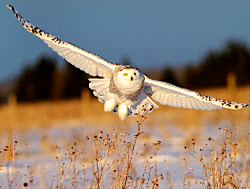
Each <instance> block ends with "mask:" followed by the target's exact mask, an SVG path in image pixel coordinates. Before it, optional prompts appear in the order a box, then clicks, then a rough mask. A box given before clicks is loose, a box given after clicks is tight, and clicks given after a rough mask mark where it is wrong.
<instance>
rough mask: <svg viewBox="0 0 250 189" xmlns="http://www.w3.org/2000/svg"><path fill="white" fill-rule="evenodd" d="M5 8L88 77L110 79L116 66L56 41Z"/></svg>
mask: <svg viewBox="0 0 250 189" xmlns="http://www.w3.org/2000/svg"><path fill="white" fill-rule="evenodd" d="M7 7H8V8H9V9H10V10H12V12H13V13H14V14H15V16H16V17H17V19H18V20H19V21H20V22H21V25H22V26H23V27H24V29H25V30H27V31H28V32H30V33H32V34H34V35H35V36H37V37H39V38H40V39H41V40H43V41H44V42H45V43H46V44H47V45H48V46H49V47H50V48H52V49H53V50H54V51H56V52H57V53H58V54H59V55H60V56H62V57H63V58H65V59H66V60H67V61H68V62H69V63H71V64H72V65H74V66H75V67H77V68H79V69H81V70H83V71H85V72H86V73H89V74H90V75H93V76H100V77H111V74H112V72H113V70H114V69H115V68H116V67H117V65H116V64H112V63H109V62H107V61H105V60H104V59H102V58H100V57H98V56H96V55H94V54H91V53H89V52H87V51H85V50H83V49H81V48H79V47H77V46H76V45H73V44H71V43H68V42H65V41H62V40H60V39H58V38H57V37H55V36H53V35H51V34H49V33H47V32H45V31H43V30H41V29H39V28H38V27H36V26H34V25H32V24H30V23H29V22H28V21H26V20H25V19H23V17H22V16H21V15H20V14H18V13H17V12H16V11H15V9H14V8H13V7H12V6H11V5H7Z"/></svg>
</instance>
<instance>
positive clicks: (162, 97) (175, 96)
mask: <svg viewBox="0 0 250 189" xmlns="http://www.w3.org/2000/svg"><path fill="white" fill-rule="evenodd" d="M145 92H146V93H148V94H151V95H152V96H151V97H152V98H153V99H154V100H155V101H157V102H159V103H161V104H163V105H169V106H174V107H179V108H190V109H200V110H215V109H221V108H228V109H241V108H243V107H249V106H250V104H244V103H237V102H231V101H226V100H221V99H218V98H214V97H211V96H206V95H202V94H200V93H197V92H195V91H191V90H189V89H184V88H181V87H177V86H175V85H172V84H170V83H166V82H162V81H156V80H152V79H150V78H148V77H147V76H145Z"/></svg>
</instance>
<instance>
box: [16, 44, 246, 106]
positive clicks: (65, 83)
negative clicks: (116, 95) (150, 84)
mask: <svg viewBox="0 0 250 189" xmlns="http://www.w3.org/2000/svg"><path fill="white" fill-rule="evenodd" d="M122 63H124V64H131V62H130V61H129V59H128V58H124V59H123V60H122ZM177 71H178V70H177V68H165V69H163V71H162V72H161V78H160V79H161V80H163V81H166V82H169V83H172V84H176V85H181V86H182V87H186V88H191V89H194V88H204V87H222V86H226V76H227V74H228V73H230V72H233V73H234V74H235V75H236V77H237V84H238V85H249V84H250V49H249V47H248V46H247V45H246V44H245V43H244V42H242V41H236V40H230V41H228V42H227V43H226V45H225V46H224V47H222V48H221V49H219V50H210V51H209V52H207V53H206V54H205V56H204V57H203V58H202V59H201V60H200V61H199V62H196V63H189V64H186V66H185V67H184V69H182V71H181V76H182V77H177V74H176V72H177ZM88 77H89V76H88V74H86V73H84V72H83V71H81V70H79V69H77V68H75V67H74V66H72V65H71V64H69V63H67V62H65V64H64V67H63V68H60V67H59V66H58V61H57V59H56V58H53V57H48V56H41V57H40V58H38V60H37V61H36V62H35V63H34V64H30V65H28V66H26V67H25V68H24V69H23V70H22V72H21V73H20V75H19V76H18V78H17V80H16V84H15V88H14V93H15V95H16V97H17V100H18V101H19V102H27V101H32V102H34V101H41V100H59V99H69V98H78V97H80V96H81V91H82V89H83V88H88V83H89V82H88Z"/></svg>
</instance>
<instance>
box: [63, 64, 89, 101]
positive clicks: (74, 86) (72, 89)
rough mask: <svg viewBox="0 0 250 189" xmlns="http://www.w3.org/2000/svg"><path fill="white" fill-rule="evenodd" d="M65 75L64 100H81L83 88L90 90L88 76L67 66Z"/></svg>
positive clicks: (69, 65)
mask: <svg viewBox="0 0 250 189" xmlns="http://www.w3.org/2000/svg"><path fill="white" fill-rule="evenodd" d="M63 75H64V87H63V98H66V99H69V98H79V97H80V96H81V91H82V89H83V88H88V85H89V81H88V74H86V73H85V72H83V71H81V70H79V69H78V68H76V67H74V66H72V65H71V64H70V63H67V64H66V68H65V71H64V73H63Z"/></svg>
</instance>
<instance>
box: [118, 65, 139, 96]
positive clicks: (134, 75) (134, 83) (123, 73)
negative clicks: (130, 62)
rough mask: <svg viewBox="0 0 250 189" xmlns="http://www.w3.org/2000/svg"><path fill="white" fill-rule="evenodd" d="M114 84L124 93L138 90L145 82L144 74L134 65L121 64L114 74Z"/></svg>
mask: <svg viewBox="0 0 250 189" xmlns="http://www.w3.org/2000/svg"><path fill="white" fill-rule="evenodd" d="M113 79H114V84H115V85H116V87H117V88H118V89H119V90H120V91H121V92H123V93H134V92H137V91H138V90H139V89H140V88H141V87H142V85H143V83H144V76H143V73H141V72H140V71H139V70H137V69H136V68H134V67H132V66H119V67H118V68H116V70H115V71H114V74H113Z"/></svg>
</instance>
